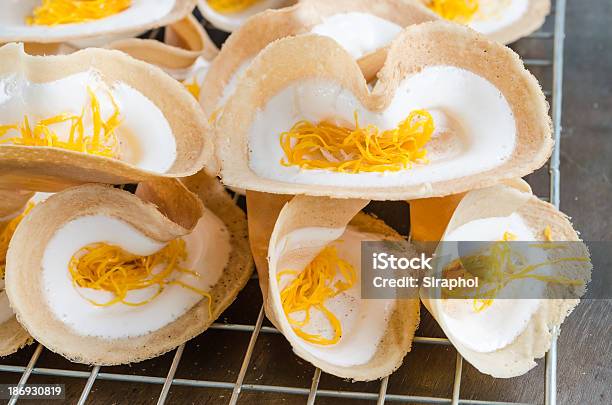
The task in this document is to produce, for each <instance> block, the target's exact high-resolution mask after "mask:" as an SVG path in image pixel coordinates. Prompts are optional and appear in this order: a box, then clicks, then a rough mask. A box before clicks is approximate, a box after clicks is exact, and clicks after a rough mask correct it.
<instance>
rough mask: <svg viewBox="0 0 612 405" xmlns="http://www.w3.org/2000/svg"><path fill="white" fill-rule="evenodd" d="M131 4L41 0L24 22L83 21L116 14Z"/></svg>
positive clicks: (117, 0)
mask: <svg viewBox="0 0 612 405" xmlns="http://www.w3.org/2000/svg"><path fill="white" fill-rule="evenodd" d="M131 5H132V1H131V0H43V2H42V4H41V5H40V6H38V7H36V8H35V9H34V10H32V15H31V16H29V17H27V18H26V23H27V24H28V25H48V26H53V25H61V24H77V23H85V22H90V21H95V20H99V19H101V18H106V17H110V16H112V15H115V14H118V13H120V12H122V11H124V10H127V9H128V8H130V6H131Z"/></svg>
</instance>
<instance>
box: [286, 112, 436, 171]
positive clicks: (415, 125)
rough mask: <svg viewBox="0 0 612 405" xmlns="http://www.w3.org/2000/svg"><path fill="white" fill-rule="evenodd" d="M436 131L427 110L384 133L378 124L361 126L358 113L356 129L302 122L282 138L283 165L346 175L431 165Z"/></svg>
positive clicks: (413, 114)
mask: <svg viewBox="0 0 612 405" xmlns="http://www.w3.org/2000/svg"><path fill="white" fill-rule="evenodd" d="M433 132H434V122H433V118H432V116H431V114H429V112H427V111H425V110H415V111H412V112H411V113H410V115H409V116H408V118H407V119H405V120H404V121H402V122H401V123H400V124H399V125H398V126H397V127H396V128H394V129H389V130H385V131H382V132H381V131H380V130H379V129H378V128H377V127H376V126H375V125H367V126H364V127H362V126H360V125H359V119H358V116H357V113H356V112H355V128H354V129H350V128H344V127H340V126H337V125H335V124H332V123H329V122H325V121H323V122H320V123H318V124H314V123H312V122H309V121H300V122H298V123H296V124H295V125H294V126H293V128H291V129H290V130H289V131H288V132H284V133H282V134H281V136H280V144H281V147H282V148H283V151H284V153H285V157H284V158H283V159H282V160H281V164H282V165H283V166H299V167H300V168H302V169H327V170H332V171H336V172H342V173H360V172H378V173H382V172H386V171H392V172H396V171H400V170H402V169H406V168H410V167H412V164H413V163H427V160H426V158H425V157H426V155H427V150H426V149H425V148H424V146H425V144H427V142H429V140H430V139H431V135H432V134H433Z"/></svg>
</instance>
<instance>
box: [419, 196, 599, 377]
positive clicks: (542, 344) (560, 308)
mask: <svg viewBox="0 0 612 405" xmlns="http://www.w3.org/2000/svg"><path fill="white" fill-rule="evenodd" d="M511 214H518V215H519V216H520V217H521V218H522V219H523V220H524V221H525V223H526V224H527V226H528V227H529V228H530V229H531V230H532V231H533V233H534V235H536V240H539V241H542V242H545V241H547V240H552V241H560V242H561V243H563V242H572V243H568V244H565V245H563V248H560V249H550V250H547V252H548V253H547V255H548V258H549V259H550V260H554V259H560V258H570V257H571V258H573V257H578V258H584V259H588V258H589V252H588V250H587V248H586V246H585V245H584V244H582V243H580V239H579V237H578V235H577V233H576V231H575V230H574V229H573V228H572V225H571V223H570V222H569V220H568V218H567V217H566V216H565V215H564V214H563V213H561V212H559V211H558V210H556V209H555V208H554V207H553V206H552V205H550V204H548V203H546V202H544V201H541V200H540V199H538V198H537V197H535V196H533V195H532V194H531V193H528V192H524V191H520V190H518V189H516V188H512V187H510V186H506V185H499V186H495V187H490V188H487V189H482V190H477V191H472V192H470V193H468V194H467V195H466V196H465V197H464V198H463V200H462V201H461V203H460V204H459V206H458V207H457V209H456V211H455V213H454V215H453V217H452V219H451V221H450V223H449V225H448V228H447V230H446V234H445V235H448V234H449V233H450V232H452V231H453V230H454V229H456V228H457V227H459V226H461V225H463V224H466V223H468V222H471V221H475V220H479V219H486V218H494V217H506V216H509V215H511ZM547 227H548V228H549V229H550V235H549V238H547V237H546V231H545V230H546V229H547ZM442 240H443V241H444V240H445V239H444V238H443V239H442ZM552 243H553V244H554V243H555V242H552ZM591 269H592V265H591V263H590V262H589V261H567V262H562V263H560V264H555V271H556V273H555V274H556V275H561V276H564V277H567V278H569V279H573V280H578V281H580V282H581V284H580V285H578V286H576V287H574V286H564V285H557V284H554V283H547V284H546V287H547V290H546V295H545V297H546V298H543V299H541V301H540V302H539V306H538V308H537V310H536V311H535V312H534V313H533V315H532V316H531V318H530V319H529V321H528V323H527V325H526V326H525V327H524V328H523V329H522V332H521V333H520V334H519V335H518V336H517V337H515V338H514V340H513V341H512V342H511V343H510V344H507V345H505V346H504V347H502V348H499V349H497V350H494V351H485V352H479V351H475V350H473V349H470V348H468V347H466V345H465V344H463V343H461V341H459V340H458V339H457V338H456V336H455V334H454V329H453V328H451V327H450V326H449V324H448V323H447V322H446V321H445V320H444V319H445V318H443V317H441V313H442V311H443V310H442V306H443V302H444V299H434V298H432V297H439V295H436V294H437V293H436V291H435V290H433V289H430V290H427V289H425V288H422V289H421V299H422V301H423V303H424V304H425V306H426V307H427V309H428V310H429V312H430V313H431V314H432V315H433V316H434V318H436V320H437V321H438V323H439V324H440V326H441V327H442V329H443V330H444V332H445V333H446V335H447V336H448V338H449V339H450V341H451V342H452V343H453V345H454V346H455V347H456V348H457V350H458V351H459V353H460V354H461V355H462V356H463V358H465V359H466V360H467V361H468V362H470V363H471V364H472V365H473V366H474V367H476V368H477V369H478V370H479V371H480V372H482V373H485V374H489V375H491V376H493V377H496V378H510V377H516V376H519V375H522V374H525V373H526V372H528V371H529V370H531V369H532V368H533V367H535V366H536V362H535V360H536V359H539V358H541V357H543V356H544V355H545V353H546V352H547V351H548V350H549V348H550V344H551V341H552V339H553V332H552V329H553V327H555V326H560V325H561V324H562V323H563V321H564V320H565V318H566V317H567V316H568V315H569V314H570V313H571V312H572V310H573V309H574V307H575V306H576V305H577V304H578V302H579V300H578V299H560V298H558V297H568V296H572V297H574V296H580V295H582V294H583V293H584V291H585V286H586V284H587V283H588V282H589V281H590V278H591ZM568 289H572V291H571V294H568V293H567V291H569V290H568ZM574 289H575V290H574ZM564 291H565V292H564ZM554 297H557V298H554ZM521 299H522V298H521ZM518 300H519V299H517V301H516V302H518Z"/></svg>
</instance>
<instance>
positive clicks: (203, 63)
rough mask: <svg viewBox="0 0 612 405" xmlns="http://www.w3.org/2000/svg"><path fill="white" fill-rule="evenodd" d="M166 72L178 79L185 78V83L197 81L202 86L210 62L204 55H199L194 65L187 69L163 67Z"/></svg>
mask: <svg viewBox="0 0 612 405" xmlns="http://www.w3.org/2000/svg"><path fill="white" fill-rule="evenodd" d="M163 69H164V71H165V72H166V73H168V74H169V75H170V76H172V77H174V78H175V79H176V80H184V81H185V83H193V82H196V83H198V84H199V85H200V86H201V85H202V81H203V80H204V77H205V76H206V73H208V69H210V62H209V61H207V60H206V59H204V57H202V56H198V58H197V59H196V60H195V62H194V63H193V65H191V66H189V67H188V68H185V69H169V68H163Z"/></svg>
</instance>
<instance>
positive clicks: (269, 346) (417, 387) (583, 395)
mask: <svg viewBox="0 0 612 405" xmlns="http://www.w3.org/2000/svg"><path fill="white" fill-rule="evenodd" d="M587 6H588V7H587ZM611 21H612V2H610V0H582V1H580V0H570V1H569V5H568V15H567V41H566V63H565V94H564V96H565V97H564V120H563V126H564V134H563V140H562V148H561V172H562V203H561V204H562V209H563V210H564V211H565V212H566V213H568V214H569V215H570V216H571V217H572V218H573V222H574V224H575V226H576V227H577V229H579V230H580V231H581V232H582V236H583V238H584V239H586V240H605V241H610V240H612V219H611V215H610V212H611V211H612V183H611V179H612V158H611V156H612V139H611V136H612V114H611V111H612V78H611V74H612V73H611V72H612V52H610V47H611V46H610V45H612V43H611V42H612V24H611ZM551 28H552V24H551V21H548V22H547V26H546V27H545V29H544V31H550V30H551ZM513 48H514V49H516V50H517V51H519V52H521V54H522V55H524V57H527V58H529V57H541V56H542V52H543V51H544V50H547V51H546V52H548V54H547V57H551V56H552V53H551V52H550V49H551V48H550V43H549V42H546V41H541V40H523V41H520V42H519V43H517V44H515V45H514V46H513ZM532 70H533V72H534V74H536V76H538V78H539V79H540V80H541V82H542V84H543V87H544V88H545V89H546V90H550V83H551V80H552V74H551V71H550V68H534V69H532ZM528 180H529V181H530V183H531V184H532V185H533V187H534V189H535V191H536V192H537V193H538V195H543V196H546V195H547V194H548V174H547V170H546V168H544V169H542V170H540V171H539V172H538V173H535V174H534V175H532V176H530V177H529V179H528ZM370 209H371V210H372V211H374V212H376V213H378V214H379V215H380V216H382V217H383V218H384V219H385V220H387V221H388V223H390V224H391V225H394V226H395V227H396V228H397V229H398V230H399V231H400V232H401V233H403V234H406V233H407V230H408V223H407V218H408V212H407V210H406V208H405V207H403V206H401V205H398V204H395V203H376V204H374V205H373V206H372V207H370ZM404 219H405V220H404ZM260 303H261V295H260V293H259V288H258V286H257V281H256V280H251V282H250V283H249V285H248V286H247V288H246V289H245V290H244V291H243V292H242V293H241V294H240V296H239V298H238V300H237V302H236V303H234V305H232V306H231V307H230V308H229V309H228V311H227V312H226V313H225V314H224V315H223V316H222V317H221V319H220V322H230V323H241V324H250V325H252V324H253V323H254V322H255V319H256V318H257V313H258V311H259V306H260ZM423 314H424V316H423V319H422V321H421V327H420V329H419V331H418V332H417V334H418V335H420V336H442V333H441V331H440V330H439V328H438V327H437V325H436V324H435V322H434V321H433V320H432V319H431V317H430V316H429V315H428V314H427V313H426V311H425V310H424V309H423ZM266 324H268V323H267V322H266ZM249 337H250V334H249V333H246V332H227V331H218V330H212V331H208V332H206V333H204V334H203V335H201V336H199V337H198V338H196V339H194V340H193V341H191V342H189V343H188V345H187V347H186V349H185V353H184V355H183V357H182V361H181V363H180V365H179V368H178V371H177V374H176V378H186V379H198V380H210V381H213V380H214V381H225V382H229V383H232V382H234V381H235V380H236V378H237V373H238V370H239V369H240V365H241V362H242V358H243V355H244V351H245V350H246V347H247V344H248V342H249ZM33 350H34V349H33V347H30V348H27V349H24V350H22V351H21V352H19V353H17V354H16V355H13V356H10V357H8V358H5V359H1V360H0V364H13V365H19V366H24V365H25V364H27V362H28V360H29V358H30V356H31V355H32V352H33ZM455 353H456V352H455V350H454V349H453V348H452V347H446V346H429V345H415V347H414V349H413V351H412V353H409V354H408V356H407V357H406V359H405V362H404V365H403V366H402V367H401V368H400V369H399V370H398V371H397V372H396V373H394V374H393V375H392V376H391V378H390V380H389V387H388V393H389V394H411V395H424V396H436V397H446V398H449V397H450V395H451V392H452V385H453V375H454V367H455ZM611 353H612V301H585V302H582V303H581V304H580V306H579V307H578V308H577V309H576V310H575V311H574V313H573V314H572V315H571V316H570V318H569V319H568V320H567V321H566V322H565V324H564V325H563V327H562V332H561V336H560V339H559V365H558V387H559V389H558V403H559V404H561V405H570V404H571V405H574V404H576V405H578V404H579V405H582V404H585V405H592V404H593V405H595V404H602V405H608V404H612V392H611V387H612V366H611V365H612V355H611ZM173 355H174V353H173V352H172V353H170V354H167V355H165V356H162V357H160V358H157V359H154V360H150V361H146V362H143V363H139V364H134V365H131V366H121V367H104V368H102V370H101V372H103V373H122V374H140V375H147V376H156V377H165V376H166V373H167V372H168V369H169V367H170V364H171V362H172V357H173ZM37 367H43V368H54V369H58V368H62V369H69V370H82V371H88V370H90V368H89V367H86V366H82V365H75V364H71V363H69V362H67V361H66V360H64V359H62V358H61V357H59V356H57V355H55V354H53V353H51V352H49V351H47V350H45V351H44V352H43V354H42V356H41V358H40V360H39V361H38V363H37ZM313 372H314V369H313V367H312V366H311V365H310V364H308V363H306V362H304V361H302V360H301V359H299V358H297V357H296V356H295V355H293V354H292V352H291V349H290V347H289V344H288V343H287V342H286V341H285V339H284V338H283V337H282V336H281V335H278V334H261V335H260V337H259V339H258V340H257V344H256V347H255V351H254V354H253V358H252V361H251V363H250V367H249V370H248V372H247V375H246V378H245V383H247V384H249V383H252V384H266V385H285V386H292V387H300V388H309V387H310V384H311V378H312V375H313ZM19 377H20V375H19V374H17V373H0V383H14V382H17V381H18V380H19ZM30 382H32V383H35V382H38V383H64V384H66V387H67V399H66V403H76V401H77V399H78V397H79V396H80V393H81V390H82V389H83V387H84V386H85V382H86V381H85V380H84V379H76V378H50V377H43V376H36V375H33V376H32V377H31V378H30ZM543 384H544V366H543V362H542V361H541V362H540V365H539V366H538V367H537V368H535V369H534V370H532V371H531V372H530V373H528V374H526V375H525V376H522V377H519V378H514V379H510V380H497V379H493V378H491V377H487V376H484V375H481V374H480V373H478V372H477V371H476V370H475V369H474V368H473V367H472V366H470V365H469V364H467V363H464V367H463V379H462V385H461V398H462V399H478V400H483V401H493V400H496V401H518V402H527V403H538V404H540V403H543V401H544V391H543ZM319 388H320V389H332V390H347V391H362V392H372V393H376V392H378V389H379V383H378V382H372V383H350V382H347V381H343V380H340V379H338V378H335V377H332V376H329V375H325V374H323V375H322V376H321V382H320V384H319ZM160 391H161V385H157V384H145V383H136V384H134V383H123V382H113V381H103V380H97V381H96V382H95V384H94V387H93V390H92V392H91V395H90V396H89V401H88V403H89V404H112V403H117V404H152V403H155V402H156V400H157V397H158V395H159V393H160ZM230 396H231V391H230V390H220V389H208V388H189V387H176V386H175V387H172V389H171V390H170V395H169V397H168V403H170V404H191V403H194V404H196V403H197V404H224V403H227V402H228V401H229V398H230ZM305 401H306V397H304V396H292V395H282V394H261V393H257V394H256V393H250V392H243V393H242V395H241V397H240V401H239V403H240V404H249V403H271V404H303V403H305ZM362 402H363V403H366V402H364V401H356V400H339V399H326V398H318V399H317V402H316V403H317V404H330V405H331V404H344V403H346V404H360V403H362ZM20 403H34V404H40V403H41V402H40V401H20ZM368 403H372V402H368Z"/></svg>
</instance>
